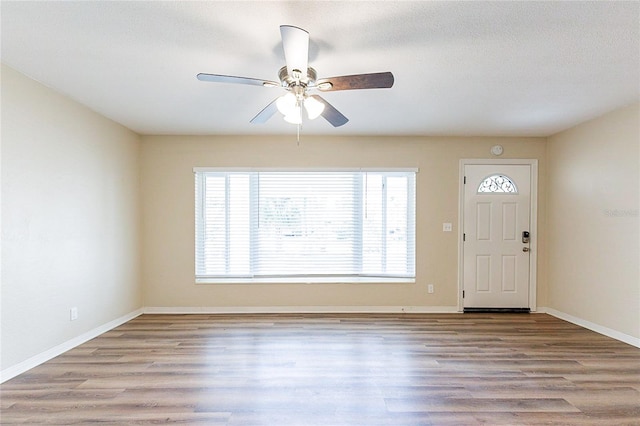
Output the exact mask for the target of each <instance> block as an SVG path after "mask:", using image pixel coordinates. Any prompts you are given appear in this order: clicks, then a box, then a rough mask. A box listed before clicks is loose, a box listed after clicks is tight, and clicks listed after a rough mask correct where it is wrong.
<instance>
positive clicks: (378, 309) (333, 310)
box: [144, 306, 458, 314]
mask: <svg viewBox="0 0 640 426" xmlns="http://www.w3.org/2000/svg"><path fill="white" fill-rule="evenodd" d="M455 312H458V308H457V307H456V306H237V307H208V306H202V307H169V306H167V307H164V306H159V307H153V306H149V307H146V308H144V313H145V314H287V313H291V314H314V313H322V314H345V313H407V314H409V313H415V314H418V313H419V314H434V313H455Z"/></svg>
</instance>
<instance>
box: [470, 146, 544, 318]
mask: <svg viewBox="0 0 640 426" xmlns="http://www.w3.org/2000/svg"><path fill="white" fill-rule="evenodd" d="M474 164H481V165H492V164H495V165H496V166H498V165H504V164H509V165H511V164H514V165H518V164H523V165H529V166H530V167H531V205H530V209H531V211H530V215H529V217H530V218H531V225H530V234H531V240H530V244H529V248H530V250H531V251H530V253H529V254H530V257H529V309H530V311H531V312H534V311H536V310H537V302H536V294H537V287H538V286H537V265H538V214H537V213H538V160H536V159H494V158H490V159H479V158H469V159H461V160H460V167H459V177H458V182H459V184H458V185H459V186H458V194H459V197H458V311H459V312H462V311H463V310H464V300H463V297H462V291H463V289H464V257H463V256H464V244H463V241H462V238H463V234H464V168H465V166H467V165H474Z"/></svg>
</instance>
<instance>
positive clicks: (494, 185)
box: [478, 175, 518, 194]
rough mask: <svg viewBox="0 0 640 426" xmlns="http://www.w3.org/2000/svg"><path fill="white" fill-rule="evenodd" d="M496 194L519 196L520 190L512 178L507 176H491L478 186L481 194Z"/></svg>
mask: <svg viewBox="0 0 640 426" xmlns="http://www.w3.org/2000/svg"><path fill="white" fill-rule="evenodd" d="M495 192H501V193H511V194H517V193H518V188H516V184H515V183H514V182H513V181H512V180H511V178H510V177H509V176H505V175H491V176H489V177H487V178H486V179H485V180H483V181H482V182H480V185H479V186H478V193H479V194H480V193H495Z"/></svg>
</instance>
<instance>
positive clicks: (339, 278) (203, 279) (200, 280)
mask: <svg viewBox="0 0 640 426" xmlns="http://www.w3.org/2000/svg"><path fill="white" fill-rule="evenodd" d="M249 172H250V173H260V172H282V173H288V172H304V173H313V172H325V173H331V172H357V173H366V172H372V173H373V172H377V173H415V174H417V173H418V172H419V169H418V168H397V167H396V168H376V167H371V168H335V167H334V168H327V167H322V168H286V167H285V168H282V167H258V168H256V167H194V168H193V173H194V176H195V175H197V174H198V173H225V174H227V173H229V174H231V173H249ZM415 185H416V181H415V180H414V181H413V188H412V191H413V195H414V198H413V199H411V198H410V199H409V200H408V202H409V203H410V204H409V206H408V208H410V209H412V211H413V222H414V223H413V229H414V232H413V233H412V235H410V236H409V237H410V240H409V241H408V242H407V243H408V244H409V243H410V244H412V246H413V256H414V258H413V262H414V268H415V260H416V253H415V247H416V246H415V240H416V236H415V231H416V228H415V226H416V221H417V220H416V219H417V218H416V216H417V212H416V200H415V196H416V195H417V192H416V188H415ZM252 186H253V185H252ZM196 190H197V191H198V192H196V193H195V194H194V195H195V196H196V197H198V198H199V199H202V197H203V196H204V194H203V193H202V191H203V190H204V188H203V187H202V186H199V185H196ZM227 190H228V188H227ZM197 205H198V202H197V201H196V203H195V206H194V207H195V208H197V207H196V206H197ZM195 213H196V214H198V211H196V212H195ZM196 222H198V221H196ZM195 225H196V226H197V225H199V226H205V225H204V221H200V223H196V224H195ZM194 228H195V226H194ZM197 232H200V231H199V230H197ZM196 238H197V236H196V235H194V239H196ZM194 243H197V239H196V241H194ZM195 245H196V244H194V248H195ZM194 254H195V255H196V256H197V250H196V252H195V253H194ZM415 281H416V278H415V270H414V273H413V274H412V275H407V276H401V275H386V274H375V275H369V274H354V275H348V274H342V275H287V276H279V275H277V276H265V275H262V276H251V275H235V276H234V275H229V276H206V275H204V276H203V275H199V276H198V275H196V276H195V283H196V284H253V283H256V284H259V283H265V284H274V283H299V284H313V283H334V284H340V283H345V284H347V283H415Z"/></svg>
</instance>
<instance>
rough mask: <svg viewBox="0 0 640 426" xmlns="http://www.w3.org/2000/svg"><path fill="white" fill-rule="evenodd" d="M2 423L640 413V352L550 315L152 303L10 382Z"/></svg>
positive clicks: (506, 421)
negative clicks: (183, 307)
mask: <svg viewBox="0 0 640 426" xmlns="http://www.w3.org/2000/svg"><path fill="white" fill-rule="evenodd" d="M0 410H1V411H0V414H1V417H0V423H2V424H3V425H5V424H30V425H36V424H77V423H101V424H118V425H129V424H162V423H183V424H206V425H226V424H228V425H431V424H432V425H476V424H488V425H519V424H523V425H525V424H526V425H536V424H562V425H572V424H576V425H582V424H586V425H640V349H638V348H635V347H633V346H630V345H627V344H624V343H621V342H618V341H616V340H613V339H610V338H607V337H604V336H601V335H599V334H596V333H594V332H591V331H588V330H585V329H583V328H580V327H578V326H575V325H572V324H570V323H567V322H564V321H561V320H559V319H556V318H554V317H551V316H548V315H545V314H530V315H529V314H496V315H490V314H437V315H435V314H427V315H417V314H403V315H386V314H340V315H338V314H331V315H325V314H309V315H289V314H287V315H282V314H272V315H271V314H270V315H142V316H140V317H138V318H136V319H134V320H132V321H130V322H128V323H126V324H124V325H122V326H120V327H118V328H116V329H113V330H112V331H109V332H107V333H105V334H103V335H101V336H99V337H98V338H95V339H93V340H91V341H89V342H87V343H85V344H83V345H81V346H79V347H77V348H75V349H73V350H71V351H69V352H67V353H65V354H63V355H61V356H58V357H57V358H55V359H52V360H51V361H49V362H46V363H45V364H42V365H40V366H38V367H36V368H34V369H32V370H30V371H29V372H27V373H24V374H22V375H20V376H18V377H16V378H14V379H12V380H9V381H7V382H5V383H4V384H2V385H1V386H0Z"/></svg>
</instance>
